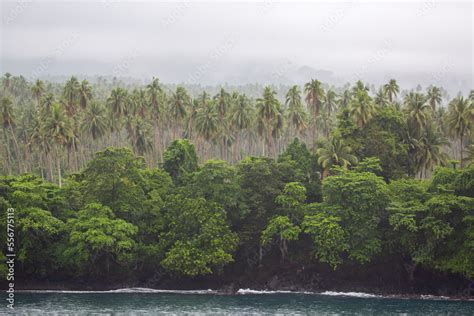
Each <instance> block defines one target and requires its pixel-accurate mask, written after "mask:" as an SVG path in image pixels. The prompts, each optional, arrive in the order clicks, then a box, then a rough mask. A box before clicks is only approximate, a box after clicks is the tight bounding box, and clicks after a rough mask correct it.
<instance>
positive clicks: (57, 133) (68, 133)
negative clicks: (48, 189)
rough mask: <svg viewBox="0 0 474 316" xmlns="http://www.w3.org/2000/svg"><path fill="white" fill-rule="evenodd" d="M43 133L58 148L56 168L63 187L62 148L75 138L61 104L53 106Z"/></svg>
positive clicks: (59, 181) (59, 182)
mask: <svg viewBox="0 0 474 316" xmlns="http://www.w3.org/2000/svg"><path fill="white" fill-rule="evenodd" d="M43 132H44V134H45V136H46V137H48V138H49V139H51V140H52V141H53V144H54V146H55V148H56V153H55V156H56V167H57V171H58V184H59V186H60V187H61V185H62V177H61V155H60V149H61V147H64V146H66V145H67V144H68V143H69V139H70V138H71V137H74V135H73V129H72V127H71V121H70V119H69V118H68V116H67V115H66V113H65V111H64V109H63V108H62V107H61V105H60V104H58V103H56V104H53V106H52V108H51V114H50V116H49V117H48V118H47V120H46V121H45V122H44V125H43Z"/></svg>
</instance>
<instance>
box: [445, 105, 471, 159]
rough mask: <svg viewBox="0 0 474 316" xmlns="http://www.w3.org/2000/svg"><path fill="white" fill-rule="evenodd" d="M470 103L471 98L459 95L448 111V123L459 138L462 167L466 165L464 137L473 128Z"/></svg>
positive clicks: (454, 134)
mask: <svg viewBox="0 0 474 316" xmlns="http://www.w3.org/2000/svg"><path fill="white" fill-rule="evenodd" d="M470 110H471V109H470V105H469V100H468V99H465V98H464V97H462V96H461V97H457V98H455V99H454V100H452V101H451V102H450V104H449V109H448V113H447V117H446V120H447V124H448V127H449V130H450V131H451V133H452V134H453V136H455V137H457V138H458V139H459V147H460V149H459V153H460V159H461V168H462V167H463V165H464V162H463V151H464V137H465V136H466V134H467V133H469V132H470V130H471V129H472V122H471V120H470V114H471V113H470Z"/></svg>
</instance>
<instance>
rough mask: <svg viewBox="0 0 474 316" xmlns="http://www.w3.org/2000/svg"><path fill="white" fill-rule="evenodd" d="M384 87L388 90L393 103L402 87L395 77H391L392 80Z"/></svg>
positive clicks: (389, 98)
mask: <svg viewBox="0 0 474 316" xmlns="http://www.w3.org/2000/svg"><path fill="white" fill-rule="evenodd" d="M384 88H385V91H386V92H387V96H388V100H389V101H390V103H392V102H393V100H394V98H396V97H397V94H398V93H399V92H400V87H399V86H398V84H397V81H396V80H395V79H390V81H389V82H388V83H387V84H385V86H384Z"/></svg>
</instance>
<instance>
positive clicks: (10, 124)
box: [0, 96, 22, 172]
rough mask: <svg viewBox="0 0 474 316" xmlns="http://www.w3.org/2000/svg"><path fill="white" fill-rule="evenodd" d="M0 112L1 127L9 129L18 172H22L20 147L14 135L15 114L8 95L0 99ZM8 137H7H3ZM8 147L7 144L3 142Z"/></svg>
mask: <svg viewBox="0 0 474 316" xmlns="http://www.w3.org/2000/svg"><path fill="white" fill-rule="evenodd" d="M0 105H1V109H0V110H1V113H2V125H3V128H4V129H5V131H6V130H9V131H10V135H11V137H12V140H13V144H14V146H15V152H16V159H17V163H18V172H22V165H21V162H22V160H21V154H20V147H19V146H18V140H17V138H16V135H15V130H14V129H15V114H14V112H13V102H12V100H11V99H10V97H8V96H5V97H3V98H2V101H1V104H0ZM5 138H6V139H8V138H7V137H5ZM5 145H6V146H7V147H8V144H7V143H6V144H5Z"/></svg>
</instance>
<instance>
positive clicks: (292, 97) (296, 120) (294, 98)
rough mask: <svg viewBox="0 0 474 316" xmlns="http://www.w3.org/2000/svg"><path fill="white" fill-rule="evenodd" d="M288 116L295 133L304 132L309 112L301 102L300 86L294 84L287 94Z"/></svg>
mask: <svg viewBox="0 0 474 316" xmlns="http://www.w3.org/2000/svg"><path fill="white" fill-rule="evenodd" d="M286 106H287V109H286V118H287V120H288V122H289V126H290V127H291V128H292V129H293V131H294V134H300V135H301V134H302V133H303V132H304V130H305V129H306V127H307V123H306V120H307V114H306V111H305V109H304V107H303V103H302V102H301V92H300V88H299V87H298V86H293V87H292V88H291V89H290V90H289V91H288V93H287V94H286Z"/></svg>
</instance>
